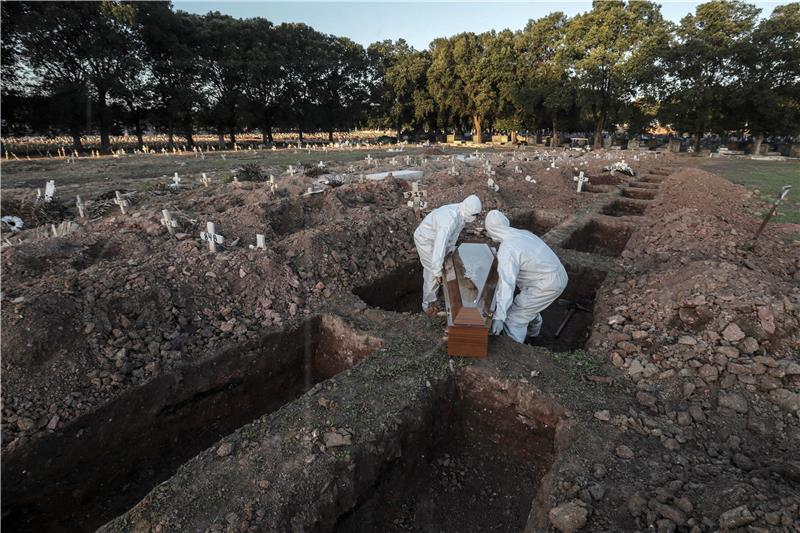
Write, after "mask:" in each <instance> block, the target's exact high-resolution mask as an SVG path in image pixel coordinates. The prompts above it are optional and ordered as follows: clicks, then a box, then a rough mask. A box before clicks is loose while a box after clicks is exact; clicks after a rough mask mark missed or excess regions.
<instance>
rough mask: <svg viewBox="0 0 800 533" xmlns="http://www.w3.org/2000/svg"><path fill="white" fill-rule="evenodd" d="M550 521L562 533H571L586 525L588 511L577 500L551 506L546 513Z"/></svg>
mask: <svg viewBox="0 0 800 533" xmlns="http://www.w3.org/2000/svg"><path fill="white" fill-rule="evenodd" d="M547 516H548V518H549V519H550V523H551V524H553V527H555V528H556V529H557V530H559V531H561V532H562V533H573V532H575V531H578V530H579V529H581V528H582V527H583V526H585V525H586V520H587V519H588V517H589V511H588V510H587V509H586V508H585V507H584V506H583V504H582V502H580V501H579V500H573V501H571V502H568V503H565V504H562V505H559V506H558V507H553V508H552V509H550V512H549V513H548V515H547Z"/></svg>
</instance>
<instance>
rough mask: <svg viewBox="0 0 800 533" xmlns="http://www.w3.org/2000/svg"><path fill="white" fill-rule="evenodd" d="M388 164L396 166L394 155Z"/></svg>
mask: <svg viewBox="0 0 800 533" xmlns="http://www.w3.org/2000/svg"><path fill="white" fill-rule="evenodd" d="M389 164H390V165H392V166H393V167H396V166H397V158H396V157H393V158H391V159H390V160H389Z"/></svg>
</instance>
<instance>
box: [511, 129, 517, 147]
mask: <svg viewBox="0 0 800 533" xmlns="http://www.w3.org/2000/svg"><path fill="white" fill-rule="evenodd" d="M511 144H517V130H511Z"/></svg>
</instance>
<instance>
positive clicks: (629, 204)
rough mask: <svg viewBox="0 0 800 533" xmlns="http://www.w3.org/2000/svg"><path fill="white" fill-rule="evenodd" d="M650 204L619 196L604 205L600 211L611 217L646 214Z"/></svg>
mask: <svg viewBox="0 0 800 533" xmlns="http://www.w3.org/2000/svg"><path fill="white" fill-rule="evenodd" d="M648 205H649V204H648V202H645V201H640V200H634V199H632V198H631V199H628V198H617V199H616V200H614V201H613V202H611V203H610V204H608V205H606V206H604V207H603V209H602V210H601V211H600V212H601V213H602V214H604V215H608V216H611V217H638V216H642V215H644V211H645V209H647V206H648Z"/></svg>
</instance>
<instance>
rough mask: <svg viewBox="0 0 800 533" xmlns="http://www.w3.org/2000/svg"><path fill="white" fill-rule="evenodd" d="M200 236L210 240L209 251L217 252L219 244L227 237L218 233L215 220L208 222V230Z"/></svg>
mask: <svg viewBox="0 0 800 533" xmlns="http://www.w3.org/2000/svg"><path fill="white" fill-rule="evenodd" d="M200 238H201V239H203V240H204V241H207V242H208V251H209V252H216V251H217V245H218V244H222V243H223V242H225V237H223V236H222V235H219V234H217V228H216V227H215V226H214V223H213V222H207V223H206V231H204V232H202V233H201V234H200Z"/></svg>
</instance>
